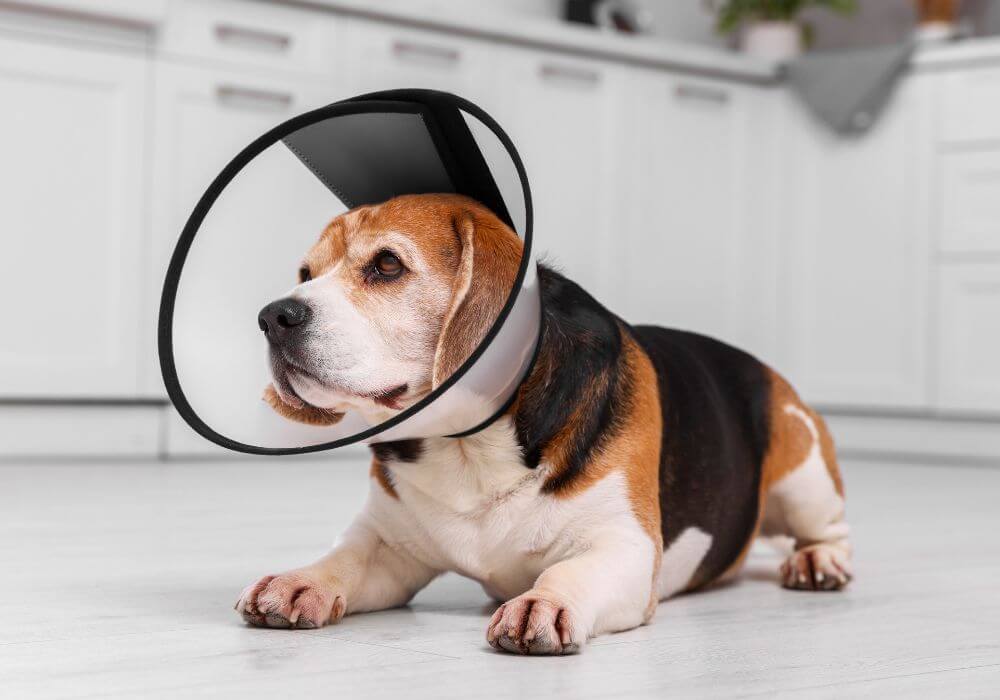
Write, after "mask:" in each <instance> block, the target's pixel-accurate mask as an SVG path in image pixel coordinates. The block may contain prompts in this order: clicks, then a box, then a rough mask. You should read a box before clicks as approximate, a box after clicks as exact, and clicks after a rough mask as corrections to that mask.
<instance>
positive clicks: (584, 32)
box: [0, 0, 1000, 84]
mask: <svg viewBox="0 0 1000 700" xmlns="http://www.w3.org/2000/svg"><path fill="white" fill-rule="evenodd" d="M170 1H171V0H15V1H12V2H11V1H8V0H0V8H3V7H12V8H15V9H20V10H25V9H28V10H31V9H35V10H39V11H41V12H43V13H56V14H60V15H70V16H77V17H93V18H98V19H101V20H105V21H110V22H113V23H117V24H128V25H137V26H142V27H146V28H150V29H156V28H157V27H158V26H159V25H162V24H163V23H165V22H166V21H167V18H168V16H169V6H170ZM253 1H255V2H270V3H275V4H284V5H288V6H294V7H299V8H312V9H321V10H327V11H332V12H337V13H340V14H345V15H350V16H356V17H364V18H369V19H373V20H380V21H385V22H392V23H398V24H402V25H407V26H413V27H422V28H427V29H435V30H440V31H446V32H453V33H457V34H460V35H463V36H470V37H477V38H485V39H494V40H497V41H503V42H507V43H510V44H519V45H524V46H531V47H535V48H539V49H543V50H545V49H547V50H552V51H557V52H563V53H567V54H572V55H578V56H585V57H590V58H597V59H605V60H613V61H619V62H622V63H629V64H633V65H641V66H647V67H651V68H661V69H664V70H673V71H683V72H690V73H696V74H699V75H705V76H710V77H718V78H724V79H728V80H736V81H740V82H750V83H759V84H777V83H779V82H780V81H781V75H782V70H781V65H780V64H778V63H775V62H771V61H764V60H760V59H756V58H752V57H749V56H745V55H742V54H740V53H736V52H733V51H726V50H723V49H719V48H716V47H712V46H701V45H697V44H685V43H683V42H678V41H671V40H668V39H663V38H656V37H641V36H639V37H636V36H624V35H616V34H614V33H612V32H606V31H602V30H599V29H595V28H592V27H585V26H580V25H572V24H568V23H565V22H560V21H557V20H553V19H548V18H542V17H531V16H521V15H511V14H506V13H499V12H496V11H490V10H486V9H483V8H482V7H481V6H479V5H477V4H476V3H471V2H470V3H468V8H469V9H468V11H467V12H466V13H464V14H462V15H457V14H455V13H454V11H445V10H435V9H433V8H428V7H427V6H424V5H421V6H420V7H419V8H418V7H414V5H412V4H409V3H403V2H399V1H398V0H396V1H393V0H253ZM987 63H994V64H1000V37H987V38H976V39H966V40H962V41H956V42H949V43H944V44H940V45H931V46H925V47H922V48H921V49H920V50H919V51H917V52H916V53H915V54H914V57H913V59H912V67H913V68H914V69H915V70H925V69H926V70H937V69H941V70H945V69H951V68H959V67H967V66H974V65H981V64H987Z"/></svg>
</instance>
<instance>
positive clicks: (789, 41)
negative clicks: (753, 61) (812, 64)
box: [741, 22, 803, 61]
mask: <svg viewBox="0 0 1000 700" xmlns="http://www.w3.org/2000/svg"><path fill="white" fill-rule="evenodd" d="M741 45H742V48H743V52H744V53H746V54H748V55H750V56H756V57H757V58H763V59H767V60H770V61H787V60H790V59H792V58H795V57H796V56H799V55H800V54H801V53H802V48H803V42H802V27H801V26H799V25H798V24H797V23H795V22H751V23H750V24H748V25H747V26H746V28H745V29H744V30H743V36H742V42H741Z"/></svg>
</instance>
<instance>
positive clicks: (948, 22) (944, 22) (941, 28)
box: [915, 0, 960, 41]
mask: <svg viewBox="0 0 1000 700" xmlns="http://www.w3.org/2000/svg"><path fill="white" fill-rule="evenodd" d="M915 2H916V6H917V15H918V18H919V22H920V24H919V26H918V27H917V38H918V39H921V40H924V41H937V40H942V39H951V38H952V37H954V36H955V34H956V33H957V31H958V10H959V4H960V3H959V0H915Z"/></svg>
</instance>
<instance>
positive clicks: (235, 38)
mask: <svg viewBox="0 0 1000 700" xmlns="http://www.w3.org/2000/svg"><path fill="white" fill-rule="evenodd" d="M215 37H216V39H218V40H219V41H220V42H222V43H224V44H238V45H240V46H243V47H245V48H259V49H267V50H270V51H287V50H288V49H289V47H290V46H291V45H292V37H291V36H289V35H288V34H281V33H279V32H269V31H267V30H264V29H252V28H250V27H238V26H236V25H235V24H217V25H215Z"/></svg>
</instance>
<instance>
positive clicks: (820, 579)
mask: <svg viewBox="0 0 1000 700" xmlns="http://www.w3.org/2000/svg"><path fill="white" fill-rule="evenodd" d="M779 573H780V575H781V585H783V586H784V587H785V588H794V589H797V590H803V591H837V590H840V589H841V588H843V587H844V586H846V585H847V584H848V583H850V581H851V578H852V576H853V573H852V571H851V562H850V559H849V558H848V555H847V554H846V553H845V552H844V550H843V549H841V548H839V547H836V546H834V545H829V544H822V543H821V544H814V545H810V546H808V547H803V548H802V549H800V550H798V551H797V552H795V553H794V554H792V555H791V556H790V557H788V559H786V560H785V563H784V564H782V565H781V569H780V572H779Z"/></svg>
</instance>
